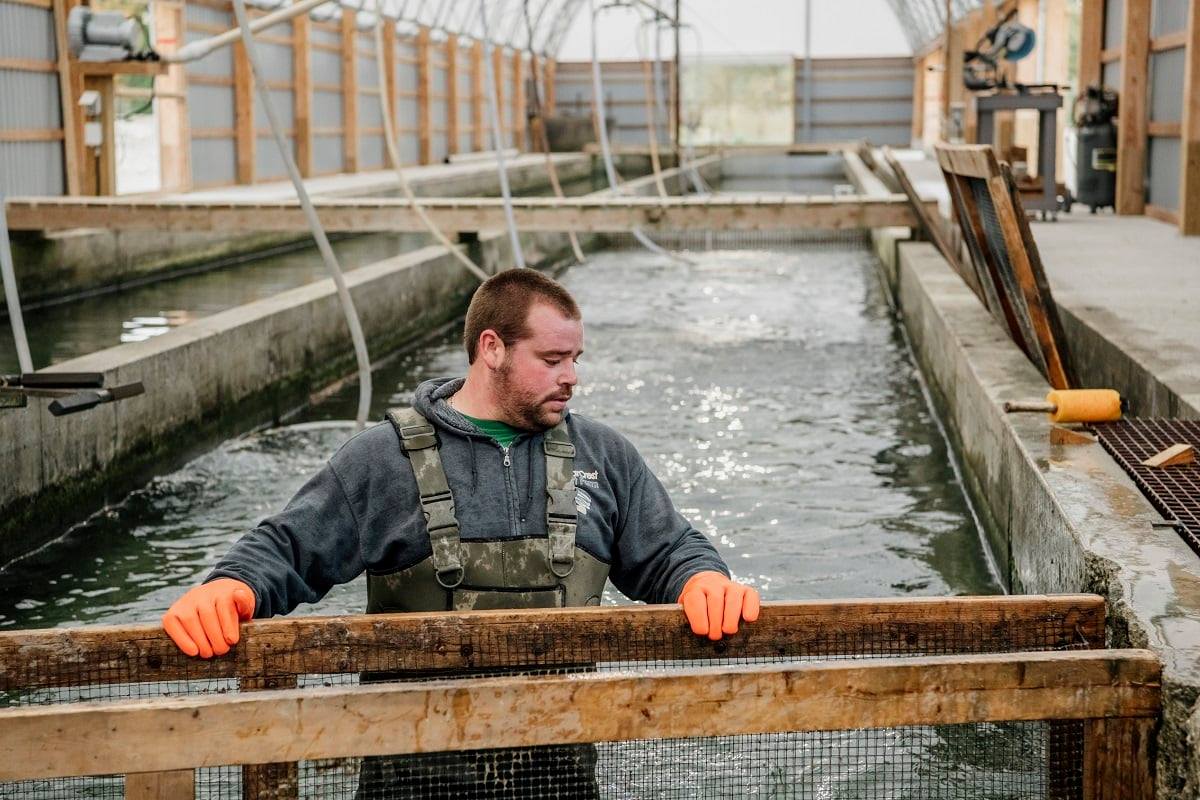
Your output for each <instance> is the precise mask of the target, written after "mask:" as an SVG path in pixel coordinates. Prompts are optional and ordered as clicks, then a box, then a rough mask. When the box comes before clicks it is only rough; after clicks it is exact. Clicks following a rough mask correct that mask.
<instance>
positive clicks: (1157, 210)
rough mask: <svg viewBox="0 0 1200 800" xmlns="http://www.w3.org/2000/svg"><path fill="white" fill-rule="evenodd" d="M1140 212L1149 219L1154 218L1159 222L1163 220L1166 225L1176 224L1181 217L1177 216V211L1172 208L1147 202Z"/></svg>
mask: <svg viewBox="0 0 1200 800" xmlns="http://www.w3.org/2000/svg"><path fill="white" fill-rule="evenodd" d="M1142 213H1143V214H1145V215H1146V216H1147V217H1150V218H1151V219H1156V220H1158V221H1159V222H1165V223H1167V224H1168V225H1176V226H1178V225H1179V224H1180V222H1181V217H1180V216H1179V212H1178V211H1176V210H1175V209H1173V208H1163V207H1162V206H1156V205H1154V204H1153V203H1147V204H1146V207H1145V208H1143V209H1142Z"/></svg>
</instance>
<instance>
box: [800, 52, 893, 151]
mask: <svg viewBox="0 0 1200 800" xmlns="http://www.w3.org/2000/svg"><path fill="white" fill-rule="evenodd" d="M794 64H795V89H796V91H795V103H794V108H795V141H797V142H836V141H846V140H855V139H866V140H867V141H869V142H871V143H872V144H877V145H883V144H888V145H894V146H900V147H907V146H908V145H909V143H910V142H911V140H912V113H913V63H912V59H910V58H815V59H813V62H812V127H811V129H810V131H809V133H808V134H807V135H806V134H805V126H804V122H805V113H804V60H803V59H795V62H794Z"/></svg>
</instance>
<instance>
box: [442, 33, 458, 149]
mask: <svg viewBox="0 0 1200 800" xmlns="http://www.w3.org/2000/svg"><path fill="white" fill-rule="evenodd" d="M458 66H459V65H458V36H457V35H455V34H450V35H449V36H448V37H446V153H447V154H448V155H454V154H455V153H457V152H458V137H459V134H460V132H461V131H460V130H459V127H458Z"/></svg>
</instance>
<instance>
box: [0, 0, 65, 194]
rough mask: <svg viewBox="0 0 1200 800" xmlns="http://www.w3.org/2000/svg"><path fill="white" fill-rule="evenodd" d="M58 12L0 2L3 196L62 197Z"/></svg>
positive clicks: (0, 174)
mask: <svg viewBox="0 0 1200 800" xmlns="http://www.w3.org/2000/svg"><path fill="white" fill-rule="evenodd" d="M57 58H58V54H57V51H56V49H55V46H54V14H53V12H51V11H50V9H46V8H38V7H35V6H30V5H17V4H15V3H7V2H3V0H0V60H11V61H10V62H9V63H13V64H14V66H15V62H17V61H20V62H22V63H21V64H20V66H21V67H22V68H21V69H16V68H10V67H0V99H2V102H0V190H3V191H4V193H5V194H9V195H19V194H32V195H61V194H64V193H65V192H66V179H65V168H64V165H63V134H62V103H61V101H60V99H59V92H58V86H59V85H58V71H57V68H56V66H55V60H56V59H57Z"/></svg>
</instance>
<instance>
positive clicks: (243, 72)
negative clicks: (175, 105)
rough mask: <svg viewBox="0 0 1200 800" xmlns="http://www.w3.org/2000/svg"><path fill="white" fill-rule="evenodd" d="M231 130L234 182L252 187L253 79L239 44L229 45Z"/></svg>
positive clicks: (253, 144)
mask: <svg viewBox="0 0 1200 800" xmlns="http://www.w3.org/2000/svg"><path fill="white" fill-rule="evenodd" d="M233 128H234V143H235V147H236V149H237V182H238V183H241V184H246V183H254V146H255V139H256V138H257V134H256V132H255V130H254V75H253V74H252V73H251V71H250V59H249V58H248V57H247V56H246V47H245V45H243V44H242V43H241V42H235V43H234V45H233Z"/></svg>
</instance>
